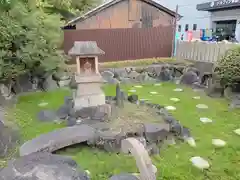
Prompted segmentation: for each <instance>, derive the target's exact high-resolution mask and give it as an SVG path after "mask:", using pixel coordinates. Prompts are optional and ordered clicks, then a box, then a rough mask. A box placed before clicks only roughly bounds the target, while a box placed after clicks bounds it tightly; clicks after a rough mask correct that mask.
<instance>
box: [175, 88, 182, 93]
mask: <svg viewBox="0 0 240 180" xmlns="http://www.w3.org/2000/svg"><path fill="white" fill-rule="evenodd" d="M173 91H175V92H182V91H183V89H181V88H176V89H174V90H173Z"/></svg>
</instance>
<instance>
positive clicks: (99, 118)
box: [91, 111, 107, 121]
mask: <svg viewBox="0 0 240 180" xmlns="http://www.w3.org/2000/svg"><path fill="white" fill-rule="evenodd" d="M106 116H107V115H106V113H105V112H100V111H97V112H96V113H95V114H94V115H93V116H91V119H92V120H96V121H105V120H106Z"/></svg>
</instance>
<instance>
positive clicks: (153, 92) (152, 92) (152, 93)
mask: <svg viewBox="0 0 240 180" xmlns="http://www.w3.org/2000/svg"><path fill="white" fill-rule="evenodd" d="M150 94H158V93H157V92H154V91H153V92H150Z"/></svg>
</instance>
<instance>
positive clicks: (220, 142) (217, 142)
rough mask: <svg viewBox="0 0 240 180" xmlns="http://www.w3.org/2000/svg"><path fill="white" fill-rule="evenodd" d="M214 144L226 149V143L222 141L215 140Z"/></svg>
mask: <svg viewBox="0 0 240 180" xmlns="http://www.w3.org/2000/svg"><path fill="white" fill-rule="evenodd" d="M212 144H213V145H214V146H216V147H224V146H225V145H226V142H225V141H223V140H221V139H213V140H212Z"/></svg>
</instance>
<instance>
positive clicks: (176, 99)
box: [170, 98, 180, 102]
mask: <svg viewBox="0 0 240 180" xmlns="http://www.w3.org/2000/svg"><path fill="white" fill-rule="evenodd" d="M170 100H171V101H173V102H179V101H180V99H178V98H171V99H170Z"/></svg>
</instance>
